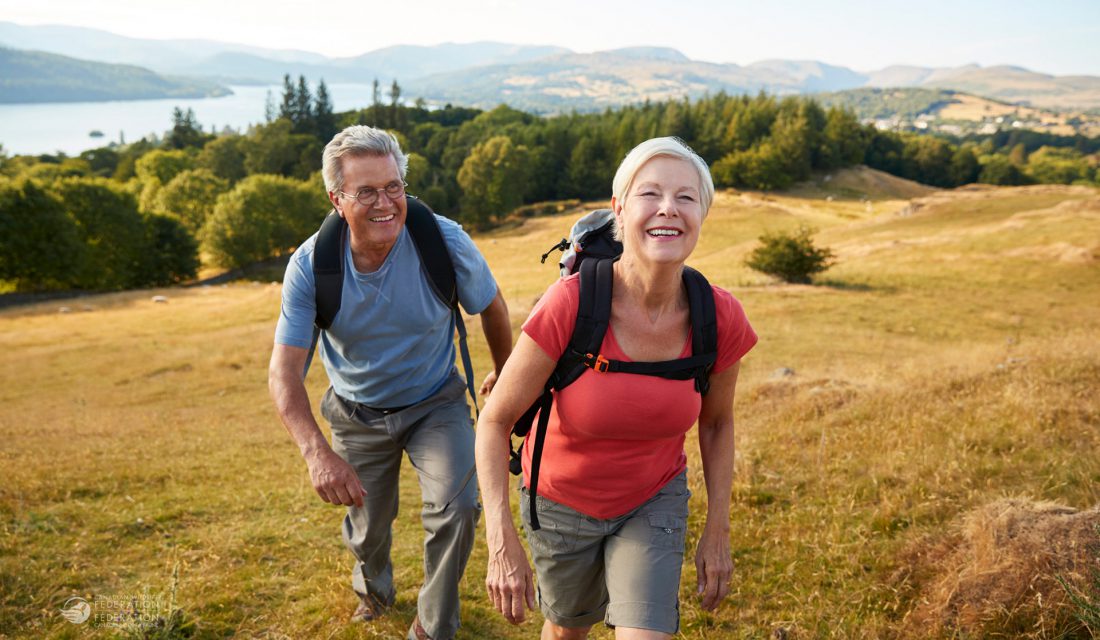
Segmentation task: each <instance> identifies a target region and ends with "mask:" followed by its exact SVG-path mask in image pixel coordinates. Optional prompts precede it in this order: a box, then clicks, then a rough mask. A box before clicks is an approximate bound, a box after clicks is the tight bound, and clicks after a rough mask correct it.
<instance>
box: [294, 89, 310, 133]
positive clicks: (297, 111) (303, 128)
mask: <svg viewBox="0 0 1100 640" xmlns="http://www.w3.org/2000/svg"><path fill="white" fill-rule="evenodd" d="M312 103H313V97H312V96H311V95H310V93H309V85H308V84H307V83H306V77H305V76H298V91H297V93H296V95H295V96H294V117H292V118H291V120H290V121H291V122H293V123H294V128H293V130H294V133H309V132H310V130H311V129H312V128H313V104H312Z"/></svg>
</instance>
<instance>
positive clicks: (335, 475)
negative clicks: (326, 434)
mask: <svg viewBox="0 0 1100 640" xmlns="http://www.w3.org/2000/svg"><path fill="white" fill-rule="evenodd" d="M305 458H306V465H308V466H309V479H310V480H311V481H312V482H313V488H314V490H316V491H317V495H319V496H321V499H322V500H324V501H325V502H328V503H330V504H342V505H345V506H349V507H350V506H351V505H355V506H357V507H362V506H363V496H365V495H367V490H366V489H365V488H363V483H361V482H360V481H359V476H358V475H357V474H356V473H355V469H354V468H353V467H352V466H351V465H350V464H348V463H347V462H346V461H345V460H344V459H343V458H341V457H340V456H338V455H336V452H335V451H333V450H332V449H330V448H328V447H326V448H325V449H323V450H321V451H318V452H317V453H314V454H312V455H307V456H305Z"/></svg>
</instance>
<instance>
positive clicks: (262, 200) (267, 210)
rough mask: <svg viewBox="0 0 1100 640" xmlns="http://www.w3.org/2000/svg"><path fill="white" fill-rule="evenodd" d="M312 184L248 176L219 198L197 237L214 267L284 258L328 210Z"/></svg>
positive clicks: (272, 177) (310, 232)
mask: <svg viewBox="0 0 1100 640" xmlns="http://www.w3.org/2000/svg"><path fill="white" fill-rule="evenodd" d="M329 208H330V207H329V204H328V200H327V199H325V198H324V195H323V193H320V192H317V191H316V190H315V189H313V188H312V187H311V185H309V184H307V183H304V182H301V181H299V180H294V179H291V178H286V177H282V176H273V175H253V176H249V177H247V178H245V179H244V180H241V181H240V182H238V183H237V186H235V187H234V188H233V190H232V191H229V192H228V193H225V194H223V195H222V196H220V197H219V198H218V202H217V204H216V205H215V207H214V212H213V214H211V215H210V217H209V218H208V219H207V221H206V224H205V226H203V229H202V232H201V234H200V235H201V239H202V246H203V249H204V250H206V251H207V252H208V253H209V254H210V256H211V257H212V258H213V260H214V262H215V263H216V264H219V265H221V266H224V267H244V266H247V265H249V264H252V263H254V262H258V261H261V260H266V259H268V258H272V257H275V256H279V255H283V254H285V253H287V252H288V251H289V250H290V249H291V247H293V246H295V245H296V244H298V243H299V242H301V241H303V240H305V239H306V238H308V237H309V236H310V235H311V234H312V233H313V232H315V231H316V230H317V227H318V226H319V225H320V224H321V220H322V219H324V216H325V214H326V213H328V210H329Z"/></svg>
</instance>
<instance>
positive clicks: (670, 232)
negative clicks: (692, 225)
mask: <svg viewBox="0 0 1100 640" xmlns="http://www.w3.org/2000/svg"><path fill="white" fill-rule="evenodd" d="M646 233H648V234H649V235H651V236H678V235H680V232H679V231H677V230H676V229H650V230H649V231H647V232H646Z"/></svg>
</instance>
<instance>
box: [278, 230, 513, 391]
mask: <svg viewBox="0 0 1100 640" xmlns="http://www.w3.org/2000/svg"><path fill="white" fill-rule="evenodd" d="M436 220H437V221H438V222H439V227H440V230H441V231H442V232H443V241H444V242H445V243H446V245H447V250H448V253H450V255H451V260H452V262H453V263H454V266H455V276H456V277H457V280H458V299H459V303H461V305H462V308H463V309H465V310H466V312H467V313H469V314H477V313H481V312H482V311H484V310H485V308H486V307H488V306H489V303H490V302H492V301H493V298H494V297H495V296H496V293H497V284H496V281H495V280H494V279H493V274H492V273H491V272H490V271H489V265H488V264H486V262H485V258H484V257H482V255H481V252H479V251H478V250H477V247H476V246H474V243H473V241H472V240H470V236H468V235H466V232H465V231H463V230H462V227H461V226H459V225H458V224H457V223H455V222H453V221H451V220H448V219H447V218H443V217H441V216H436ZM316 242H317V234H314V235H313V236H311V237H310V238H309V239H308V240H306V241H305V242H304V243H303V244H302V246H300V247H298V250H297V251H295V252H294V255H293V256H291V258H290V264H288V265H287V268H286V277H284V278H283V304H282V310H281V311H280V313H279V323H278V325H277V326H276V327H275V342H276V343H278V344H285V345H289V346H292V347H301V348H303V349H308V348H309V345H310V342H311V340H312V338H313V320H314V317H315V315H316V309H317V301H316V296H315V293H314V291H315V288H314V287H315V285H314V280H313V248H314V244H315V243H316ZM344 245H345V247H347V248H346V250H345V254H344V288H343V294H342V297H341V299H340V311H339V312H338V313H337V314H336V318H335V319H334V320H333V322H332V326H331V327H329V329H328V330H327V331H322V332H321V339H320V340H319V341H318V352H319V353H320V355H321V359H322V361H323V362H324V363H325V370H326V371H327V372H328V377H329V380H330V381H331V382H332V387H333V390H334V391H335V392H336V393H337V394H338V395H340V397H342V398H347V399H348V400H353V401H355V402H360V403H363V404H366V405H368V406H372V407H400V406H405V405H410V404H415V403H417V402H420V401H421V400H424V399H425V398H427V397H428V396H430V395H432V394H433V393H435V392H436V391H438V390H439V389H440V388H442V386H443V384H444V383H445V382H446V381H447V379H448V378H449V377H450V375H451V374H452V372H453V371H454V370H455V364H454V363H455V346H454V322H453V320H452V315H451V310H450V309H449V308H448V307H446V306H445V305H444V304H443V303H442V302H440V301H439V298H437V297H436V296H435V294H434V293H432V287H431V284H430V283H429V281H428V275H427V272H426V271H425V270H424V268H423V267H422V265H421V262H420V256H419V255H418V254H417V252H416V246H414V245H413V240H412V237H411V236H410V235H409V232H408V230H407V229H402V230H401V234H400V235H399V236H398V237H397V242H396V243H394V246H393V249H391V250H390V253H389V255H388V256H386V261H385V262H384V263H382V266H381V268H379V269H378V270H377V271H375V272H374V273H359V272H358V271H356V269H355V263H354V262H353V261H352V258H351V242H345V243H344Z"/></svg>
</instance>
